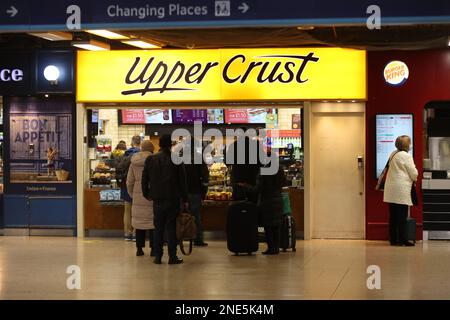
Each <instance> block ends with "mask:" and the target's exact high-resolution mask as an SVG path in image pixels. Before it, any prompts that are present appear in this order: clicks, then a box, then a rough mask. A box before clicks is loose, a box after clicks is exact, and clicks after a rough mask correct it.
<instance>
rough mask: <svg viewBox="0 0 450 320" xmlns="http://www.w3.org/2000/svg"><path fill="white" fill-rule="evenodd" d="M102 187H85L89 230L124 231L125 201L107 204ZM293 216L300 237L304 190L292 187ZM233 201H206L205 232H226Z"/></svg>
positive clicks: (302, 226)
mask: <svg viewBox="0 0 450 320" xmlns="http://www.w3.org/2000/svg"><path fill="white" fill-rule="evenodd" d="M101 190H104V189H101V188H92V189H85V190H84V200H85V203H84V220H85V229H88V230H89V229H96V230H123V204H119V203H116V204H115V205H106V204H103V203H101V202H100V191H101ZM288 192H289V198H290V202H291V208H292V216H293V217H294V219H295V222H296V229H297V231H298V234H297V235H298V236H300V237H302V235H303V229H304V191H303V189H294V188H289V189H288ZM230 202H231V201H212V200H206V201H204V202H203V206H202V211H201V216H202V224H203V229H204V231H221V232H225V230H226V224H227V212H228V206H229V204H230Z"/></svg>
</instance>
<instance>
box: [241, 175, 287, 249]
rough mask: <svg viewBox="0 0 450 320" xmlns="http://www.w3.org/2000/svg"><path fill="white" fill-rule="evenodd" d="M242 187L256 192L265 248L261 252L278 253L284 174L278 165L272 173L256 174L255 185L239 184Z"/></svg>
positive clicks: (284, 182)
mask: <svg viewBox="0 0 450 320" xmlns="http://www.w3.org/2000/svg"><path fill="white" fill-rule="evenodd" d="M240 185H241V186H242V187H246V188H248V189H250V190H249V191H251V192H256V193H257V198H258V202H257V203H258V211H259V214H260V221H259V224H260V225H261V226H263V227H264V232H265V234H266V241H267V247H268V248H267V250H266V251H264V252H263V254H269V255H274V254H279V253H280V229H281V224H282V222H283V198H282V195H281V191H282V188H283V187H284V186H285V185H286V176H285V174H284V171H283V169H282V168H281V167H280V168H279V169H278V172H277V173H276V174H274V175H258V177H257V180H256V186H254V187H251V186H249V185H248V184H240Z"/></svg>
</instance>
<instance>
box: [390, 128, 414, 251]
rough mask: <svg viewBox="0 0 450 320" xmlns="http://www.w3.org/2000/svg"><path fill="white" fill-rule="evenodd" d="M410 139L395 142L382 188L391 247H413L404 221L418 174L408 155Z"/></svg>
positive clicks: (403, 138)
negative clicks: (387, 210) (387, 206)
mask: <svg viewBox="0 0 450 320" xmlns="http://www.w3.org/2000/svg"><path fill="white" fill-rule="evenodd" d="M410 146H411V138H410V137H408V136H400V137H398V138H397V139H396V140H395V147H396V148H397V150H396V151H394V152H393V153H392V154H391V156H390V157H389V159H390V162H389V169H388V172H387V176H386V182H385V186H384V199H383V201H384V202H387V203H389V240H390V242H391V245H393V246H395V245H403V246H408V247H409V246H414V244H413V243H411V242H409V241H408V238H407V233H406V232H407V229H406V228H407V227H406V220H407V218H408V207H409V206H412V205H413V203H412V200H411V188H412V185H413V183H415V182H416V181H417V176H418V172H417V169H416V166H415V164H414V159H413V157H412V156H411V155H410V154H409V153H408V151H409V150H410Z"/></svg>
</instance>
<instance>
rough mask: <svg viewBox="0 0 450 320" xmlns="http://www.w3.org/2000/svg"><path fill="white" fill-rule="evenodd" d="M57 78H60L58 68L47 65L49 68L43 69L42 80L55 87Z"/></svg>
mask: <svg viewBox="0 0 450 320" xmlns="http://www.w3.org/2000/svg"><path fill="white" fill-rule="evenodd" d="M59 76H60V72H59V69H58V67H56V66H53V65H49V66H46V67H45V69H44V78H45V79H46V80H47V81H49V82H50V83H51V84H53V85H57V84H58V79H59Z"/></svg>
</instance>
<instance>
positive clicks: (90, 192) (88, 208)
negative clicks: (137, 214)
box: [84, 188, 124, 230]
mask: <svg viewBox="0 0 450 320" xmlns="http://www.w3.org/2000/svg"><path fill="white" fill-rule="evenodd" d="M102 190H105V189H102V188H91V189H85V190H84V226H85V229H88V230H89V229H98V230H123V210H124V208H123V203H120V202H116V203H112V204H111V205H107V204H105V203H101V202H100V191H102Z"/></svg>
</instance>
